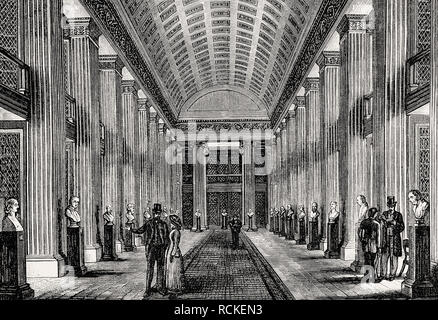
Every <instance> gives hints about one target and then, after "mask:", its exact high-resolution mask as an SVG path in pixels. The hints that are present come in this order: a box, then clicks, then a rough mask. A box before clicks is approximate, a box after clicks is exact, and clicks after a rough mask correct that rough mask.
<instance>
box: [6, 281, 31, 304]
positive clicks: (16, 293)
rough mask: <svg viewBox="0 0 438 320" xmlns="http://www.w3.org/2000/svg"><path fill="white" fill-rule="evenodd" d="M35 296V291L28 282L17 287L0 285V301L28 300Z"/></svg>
mask: <svg viewBox="0 0 438 320" xmlns="http://www.w3.org/2000/svg"><path fill="white" fill-rule="evenodd" d="M34 297H35V292H34V291H33V289H32V288H31V287H30V285H29V284H27V283H26V284H24V285H22V286H19V287H7V286H4V287H3V286H1V287H0V301H13V300H29V299H33V298H34Z"/></svg>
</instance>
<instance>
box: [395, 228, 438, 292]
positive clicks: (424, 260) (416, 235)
mask: <svg viewBox="0 0 438 320" xmlns="http://www.w3.org/2000/svg"><path fill="white" fill-rule="evenodd" d="M409 240H410V242H409V271H408V274H407V276H406V279H405V281H403V283H402V293H403V294H404V295H406V296H408V297H410V298H412V299H416V298H426V297H436V296H437V291H436V289H435V288H434V286H433V284H432V282H431V281H430V280H431V279H430V227H429V226H425V225H422V226H420V225H415V226H413V227H412V226H411V227H409Z"/></svg>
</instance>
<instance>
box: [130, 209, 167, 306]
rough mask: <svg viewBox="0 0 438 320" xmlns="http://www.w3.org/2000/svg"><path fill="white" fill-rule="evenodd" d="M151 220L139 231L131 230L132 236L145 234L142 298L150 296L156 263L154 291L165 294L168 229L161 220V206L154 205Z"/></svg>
mask: <svg viewBox="0 0 438 320" xmlns="http://www.w3.org/2000/svg"><path fill="white" fill-rule="evenodd" d="M152 212H153V215H154V217H153V219H152V220H149V221H146V223H145V224H144V225H143V226H142V227H141V228H139V229H132V230H131V231H132V233H134V234H145V254H146V289H145V293H144V298H148V297H150V296H151V294H152V289H151V284H152V279H153V276H154V267H155V263H157V280H156V288H155V289H156V290H157V291H158V293H159V294H161V295H165V294H166V278H165V276H164V275H165V273H164V263H165V257H166V250H167V247H168V246H169V242H170V238H169V227H168V225H167V223H165V222H164V221H163V220H161V214H162V209H161V204H155V205H154V209H153V211H152Z"/></svg>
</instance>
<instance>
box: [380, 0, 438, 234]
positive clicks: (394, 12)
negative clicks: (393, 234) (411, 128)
mask: <svg viewBox="0 0 438 320" xmlns="http://www.w3.org/2000/svg"><path fill="white" fill-rule="evenodd" d="M374 10H375V15H376V23H375V25H376V31H375V50H374V51H375V54H376V58H375V61H376V64H377V66H376V73H377V75H379V76H378V77H376V81H375V88H374V92H375V100H376V101H375V103H374V110H373V138H374V146H375V152H374V155H375V158H374V160H375V161H374V163H375V169H374V170H375V174H374V176H375V177H376V179H375V180H374V184H375V185H374V188H373V189H374V190H376V197H378V199H376V201H377V203H378V204H379V205H380V207H381V208H382V209H384V208H386V197H387V196H395V197H396V200H397V201H398V207H397V209H398V210H399V211H400V212H401V213H402V214H403V216H404V218H405V221H406V215H407V212H408V210H409V209H408V207H407V201H406V197H407V191H408V190H407V185H406V181H407V172H406V168H407V120H406V111H405V95H406V58H407V35H408V30H407V25H408V24H407V17H408V1H407V0H387V1H378V0H375V1H374ZM432 16H433V15H432ZM405 234H406V230H405V232H404V233H403V235H402V237H403V236H404V235H405Z"/></svg>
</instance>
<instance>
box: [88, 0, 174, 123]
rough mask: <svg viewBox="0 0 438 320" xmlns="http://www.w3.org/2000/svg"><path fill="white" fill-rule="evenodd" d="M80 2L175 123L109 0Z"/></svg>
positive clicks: (169, 109)
mask: <svg viewBox="0 0 438 320" xmlns="http://www.w3.org/2000/svg"><path fill="white" fill-rule="evenodd" d="M81 2H82V4H83V5H84V6H85V7H87V8H88V11H89V13H90V14H91V15H92V16H93V17H94V18H95V19H96V21H98V23H100V24H101V25H102V26H103V28H104V29H105V30H106V31H107V32H108V34H107V35H106V36H107V37H108V38H109V39H111V40H112V42H113V43H114V45H116V46H117V47H118V49H119V50H120V51H121V52H123V53H124V56H125V58H126V60H127V63H129V64H130V66H131V68H132V69H133V70H134V71H135V73H136V76H137V77H138V79H139V81H140V82H141V83H142V85H143V86H144V87H145V88H146V89H147V91H148V92H149V94H150V95H151V97H152V98H153V100H154V102H155V105H157V106H159V107H160V108H161V111H162V113H163V116H164V117H166V118H167V120H168V121H169V122H170V124H171V125H175V124H176V122H177V119H176V116H175V114H174V113H173V111H172V109H171V107H170V105H169V104H168V102H167V101H166V99H165V97H164V95H163V93H162V92H161V89H160V87H159V86H158V83H157V81H156V80H155V78H154V76H153V75H152V72H151V71H150V70H149V68H148V66H147V64H146V62H145V60H144V58H143V56H142V55H141V54H140V52H139V51H138V49H137V47H136V45H135V43H134V41H133V39H132V37H131V35H130V34H129V32H128V31H127V30H126V28H125V27H124V25H123V22H122V19H121V18H120V16H119V14H118V13H117V10H116V9H115V7H114V5H113V4H112V3H111V1H108V0H81Z"/></svg>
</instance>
